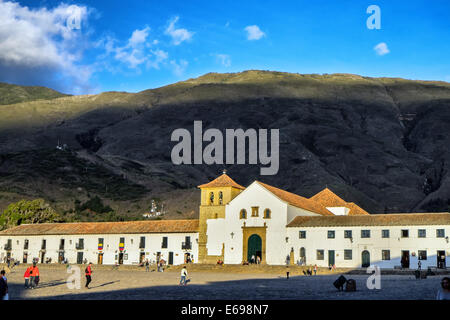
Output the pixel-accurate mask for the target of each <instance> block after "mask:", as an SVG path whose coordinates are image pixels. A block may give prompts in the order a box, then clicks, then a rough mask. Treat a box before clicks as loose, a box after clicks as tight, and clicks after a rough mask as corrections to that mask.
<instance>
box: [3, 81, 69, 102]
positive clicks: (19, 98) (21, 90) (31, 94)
mask: <svg viewBox="0 0 450 320" xmlns="http://www.w3.org/2000/svg"><path fill="white" fill-rule="evenodd" d="M65 96H68V95H67V94H64V93H60V92H58V91H55V90H52V89H49V88H45V87H36V86H18V85H14V84H9V83H3V82H0V105H4V104H13V103H19V102H26V101H34V100H41V99H45V100H48V99H55V98H60V97H65Z"/></svg>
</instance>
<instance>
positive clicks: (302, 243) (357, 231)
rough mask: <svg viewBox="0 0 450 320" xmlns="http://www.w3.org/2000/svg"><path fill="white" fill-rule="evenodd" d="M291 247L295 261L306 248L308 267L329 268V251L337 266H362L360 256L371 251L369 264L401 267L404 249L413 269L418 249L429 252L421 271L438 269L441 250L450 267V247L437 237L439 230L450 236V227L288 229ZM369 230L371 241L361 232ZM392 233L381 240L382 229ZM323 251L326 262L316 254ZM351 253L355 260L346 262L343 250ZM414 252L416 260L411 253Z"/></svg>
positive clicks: (415, 265)
mask: <svg viewBox="0 0 450 320" xmlns="http://www.w3.org/2000/svg"><path fill="white" fill-rule="evenodd" d="M287 229H288V235H289V246H290V247H293V248H294V253H295V260H296V261H297V259H299V257H300V248H301V247H304V248H305V249H306V263H307V265H314V264H317V265H318V266H322V267H326V266H328V250H335V261H336V266H337V267H361V263H362V261H361V253H362V251H364V250H368V251H369V253H370V262H371V264H373V265H378V266H379V267H382V268H393V267H394V266H400V265H401V263H400V260H401V252H402V250H409V251H410V268H412V269H415V268H417V262H418V250H426V251H427V260H422V268H426V267H428V266H436V262H437V259H436V254H437V251H438V250H444V251H445V252H446V256H447V258H446V264H447V266H450V244H449V243H448V242H447V241H446V239H445V238H436V229H445V235H446V236H450V228H449V226H403V227H401V226H395V227H390V226H386V227H378V226H377V227H317V228H312V227H310V228H301V227H300V228H298V227H295V228H287ZM362 229H365V230H370V233H371V237H370V238H361V230H362ZM385 229H388V230H390V238H382V237H381V233H382V232H381V230H385ZM402 229H408V230H409V237H408V238H402V237H401V230H402ZM418 229H425V230H426V238H419V237H418ZM300 230H305V231H306V239H299V231H300ZM328 230H335V239H328V238H327V233H328ZM344 230H352V235H353V242H351V241H350V239H347V238H344ZM318 249H322V250H324V260H317V259H316V251H317V250H318ZM345 249H351V250H352V260H344V250H345ZM382 250H390V258H391V259H390V260H382V254H381V251H382ZM413 252H414V253H415V254H416V256H415V257H413V256H412V255H411V254H412V253H413Z"/></svg>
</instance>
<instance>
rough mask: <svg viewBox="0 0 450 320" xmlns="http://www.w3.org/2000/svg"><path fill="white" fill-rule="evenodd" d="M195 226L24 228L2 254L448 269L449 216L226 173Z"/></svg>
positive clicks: (204, 191)
mask: <svg viewBox="0 0 450 320" xmlns="http://www.w3.org/2000/svg"><path fill="white" fill-rule="evenodd" d="M199 189H200V190H201V203H200V210H199V211H200V216H199V219H198V220H159V221H148V220H145V221H129V222H81V223H60V224H29V225H26V224H24V225H20V226H17V227H14V228H11V229H7V230H4V231H2V232H0V254H1V259H2V261H3V260H5V259H6V258H7V257H10V258H14V259H15V260H19V261H21V262H23V263H31V261H32V260H33V259H36V260H38V261H39V262H40V263H45V262H46V261H47V262H49V261H50V259H51V263H63V262H65V263H71V264H72V263H83V262H87V261H89V262H92V263H97V264H127V265H133V264H139V263H141V262H143V261H145V260H146V259H148V260H149V261H150V262H158V261H159V260H161V259H164V260H165V261H166V263H168V264H173V265H179V264H183V263H185V262H186V261H189V260H192V261H193V262H194V263H217V261H218V260H222V261H223V262H224V263H225V264H242V263H245V262H248V261H251V260H252V259H255V260H260V261H261V263H262V264H269V265H285V264H291V265H292V264H299V265H311V266H313V265H317V266H319V267H328V266H330V265H335V266H336V267H348V268H364V267H368V266H370V265H377V266H379V267H381V268H396V267H401V268H411V269H415V268H417V266H418V263H419V261H420V262H421V267H422V268H427V267H436V268H446V267H447V265H448V259H449V256H450V244H449V234H450V213H448V212H445V213H396V214H369V213H368V212H366V211H365V210H364V209H362V208H361V207H359V206H358V205H356V204H355V203H352V202H346V201H345V200H343V199H342V198H340V197H338V196H337V195H336V194H335V193H333V192H332V191H331V190H330V189H328V188H326V189H324V190H322V191H321V192H319V193H317V194H316V195H314V196H312V197H310V198H305V197H302V196H299V195H296V194H293V193H290V192H287V191H284V190H281V189H279V188H276V187H273V186H270V185H267V184H265V183H262V182H259V181H254V182H253V183H252V184H250V185H249V186H248V187H243V186H241V185H239V184H238V183H236V182H235V181H234V180H232V179H231V178H230V177H229V176H228V175H227V174H225V173H224V174H222V175H221V176H220V177H218V178H217V179H215V180H213V181H211V182H209V183H206V184H203V185H200V186H199Z"/></svg>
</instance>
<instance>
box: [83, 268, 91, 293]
mask: <svg viewBox="0 0 450 320" xmlns="http://www.w3.org/2000/svg"><path fill="white" fill-rule="evenodd" d="M84 272H85V275H86V285H85V286H84V287H85V288H87V289H90V288H89V283H91V281H92V278H91V276H92V263H91V262H89V264H88V266H87V267H86V270H84Z"/></svg>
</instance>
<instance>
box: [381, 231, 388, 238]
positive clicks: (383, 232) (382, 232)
mask: <svg viewBox="0 0 450 320" xmlns="http://www.w3.org/2000/svg"><path fill="white" fill-rule="evenodd" d="M381 237H382V238H389V230H381Z"/></svg>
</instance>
